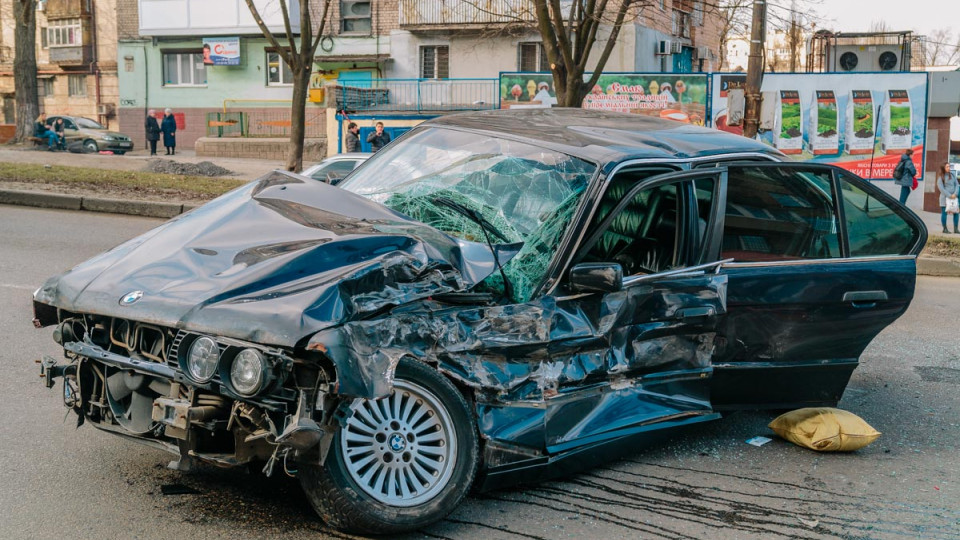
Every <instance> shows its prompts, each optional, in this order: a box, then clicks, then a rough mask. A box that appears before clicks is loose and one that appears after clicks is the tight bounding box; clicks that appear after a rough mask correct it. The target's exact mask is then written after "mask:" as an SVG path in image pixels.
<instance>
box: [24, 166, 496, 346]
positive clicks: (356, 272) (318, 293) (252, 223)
mask: <svg viewBox="0 0 960 540" xmlns="http://www.w3.org/2000/svg"><path fill="white" fill-rule="evenodd" d="M500 257H501V261H505V260H506V258H505V256H504V255H502V254H501V255H500ZM495 269H496V266H495V263H494V259H493V255H492V253H491V252H490V249H489V248H488V247H487V246H485V245H483V244H477V243H473V242H467V241H461V240H457V239H454V238H451V237H450V236H447V235H445V234H443V233H441V232H439V231H437V230H436V229H433V228H432V227H429V226H427V225H425V224H423V223H420V222H418V221H414V220H412V219H410V218H409V217H407V216H404V215H402V214H399V213H397V212H394V211H393V210H390V209H389V208H386V207H385V206H383V205H380V204H377V203H375V202H372V201H369V200H367V199H365V198H363V197H361V196H359V195H355V194H353V193H350V192H347V191H344V190H341V189H339V188H335V187H332V186H328V185H326V184H323V183H321V182H314V181H311V180H309V179H306V178H304V177H301V176H297V175H293V174H289V173H285V172H282V171H275V172H272V173H270V174H268V175H266V176H264V177H263V178H261V179H259V180H257V181H254V182H252V183H250V184H248V185H246V186H243V187H241V188H239V189H237V190H234V191H232V192H230V193H228V194H226V195H224V196H222V197H220V198H218V199H216V200H214V201H211V202H210V203H208V204H206V205H204V206H202V207H200V208H198V209H196V210H194V211H192V212H190V213H188V214H184V215H183V216H180V217H178V218H175V219H173V220H171V221H169V222H167V223H165V224H163V225H161V226H160V227H157V228H156V229H153V230H151V231H149V232H147V233H145V234H143V235H141V236H139V237H137V238H134V239H133V240H130V241H128V242H126V243H124V244H121V245H120V246H117V247H115V248H113V249H111V250H110V251H107V252H105V253H103V254H101V255H98V256H96V257H94V258H92V259H90V260H88V261H86V262H84V263H81V264H80V265H78V266H76V267H75V268H73V269H71V270H69V271H67V272H66V273H64V274H61V275H59V276H56V277H53V278H50V279H49V280H47V282H46V283H45V284H44V285H43V287H41V288H40V289H39V290H38V291H37V293H36V295H35V298H34V299H35V300H36V301H37V302H39V303H41V304H47V305H51V306H55V307H58V308H61V309H65V310H68V311H72V312H79V313H96V314H101V315H109V316H113V317H122V318H125V319H131V320H137V321H143V322H150V323H154V324H159V325H163V326H170V327H177V328H186V329H189V330H192V331H196V332H202V333H209V334H216V335H220V336H227V337H233V338H237V339H245V340H249V341H253V342H257V343H263V344H270V345H281V346H295V345H296V344H297V343H298V342H300V341H301V340H302V339H304V338H305V337H308V336H309V335H311V334H313V333H315V332H317V331H319V330H321V329H324V328H328V327H330V326H334V325H337V324H340V323H343V322H346V321H350V320H356V319H360V318H362V317H363V316H364V315H368V314H371V313H374V312H377V311H378V310H381V309H383V308H385V307H389V306H392V305H399V304H403V303H406V302H410V301H412V300H417V299H421V298H427V297H430V296H432V295H436V294H442V293H448V292H455V291H462V290H466V289H469V288H470V287H472V286H474V285H475V284H477V283H479V282H480V281H481V280H483V279H484V278H485V277H487V276H488V275H490V274H491V273H492V272H493V271H494V270H495ZM136 291H140V292H141V293H142V297H141V298H139V299H138V300H136V301H135V302H133V303H124V302H121V299H122V298H123V297H125V296H126V295H128V294H129V293H134V292H136Z"/></svg>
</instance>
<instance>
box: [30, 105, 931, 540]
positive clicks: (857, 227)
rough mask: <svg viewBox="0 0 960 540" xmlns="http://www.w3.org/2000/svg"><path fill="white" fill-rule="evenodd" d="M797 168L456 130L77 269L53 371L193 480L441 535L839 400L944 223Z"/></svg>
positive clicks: (644, 145) (593, 120) (596, 126)
mask: <svg viewBox="0 0 960 540" xmlns="http://www.w3.org/2000/svg"><path fill="white" fill-rule="evenodd" d="M783 160H784V157H783V156H782V155H781V154H779V153H778V152H776V151H775V150H772V149H771V148H770V147H768V146H765V145H763V144H760V143H757V142H755V141H751V140H748V139H745V138H742V137H737V136H734V135H731V134H727V133H722V132H718V131H714V130H709V129H704V128H698V127H693V126H689V125H683V124H679V123H673V122H670V121H665V120H660V119H653V118H647V117H639V116H634V115H620V114H603V113H597V112H593V111H582V110H563V109H554V110H538V111H516V110H513V111H490V112H485V113H470V114H465V115H452V116H447V117H443V118H438V119H435V120H432V121H429V122H426V123H424V124H422V125H420V126H419V127H417V128H415V129H413V130H411V131H410V132H409V133H407V134H406V135H405V136H404V137H402V138H401V139H399V140H397V141H395V142H394V143H393V144H391V145H389V146H388V147H387V148H385V149H384V150H382V151H381V152H378V153H377V154H376V155H375V156H373V157H372V158H371V159H370V160H369V161H368V162H367V163H366V164H364V166H363V167H360V168H359V169H357V170H356V171H354V172H353V173H352V174H351V175H350V176H349V177H348V178H347V179H346V180H345V181H344V183H343V184H341V187H340V188H334V187H331V186H328V185H325V184H322V183H318V182H313V181H309V180H308V179H305V178H304V177H301V176H297V175H293V174H288V173H283V172H274V173H271V174H269V175H267V176H265V177H263V178H261V179H260V180H258V181H255V182H253V183H251V184H248V185H246V186H245V187H242V188H240V189H237V190H235V191H233V192H231V193H228V194H226V195H224V196H222V197H220V198H218V199H216V200H215V201H213V202H210V203H209V204H207V205H205V206H202V207H200V208H198V209H196V210H194V211H192V212H190V213H188V214H186V215H183V216H180V217H178V218H175V219H173V220H171V221H169V222H167V223H165V224H163V225H161V226H160V227H157V228H156V229H154V230H152V231H150V232H148V233H146V234H144V235H142V236H140V237H137V238H135V239H133V240H130V241H129V242H126V243H124V244H122V245H120V246H118V247H116V248H114V249H112V250H110V251H108V252H106V253H104V254H102V255H99V256H97V257H95V258H93V259H91V260H89V261H87V262H84V263H82V264H80V265H79V266H77V267H75V268H73V269H72V270H70V271H68V272H66V273H64V274H62V275H60V276H57V277H54V278H51V279H50V280H48V281H47V282H46V283H45V284H44V285H43V286H42V287H41V288H40V289H39V290H38V291H37V292H36V293H35V295H34V300H35V302H34V310H35V314H34V316H35V321H34V322H35V324H36V326H38V327H47V326H50V327H53V338H54V340H55V341H56V342H57V343H59V344H60V346H61V347H62V348H63V357H62V358H60V359H54V358H52V357H46V358H44V359H43V361H42V372H43V373H44V374H45V375H46V379H45V380H46V383H47V384H48V385H49V386H52V385H53V384H54V382H55V380H56V379H63V392H62V397H63V400H64V402H65V404H66V406H67V407H70V408H72V409H73V410H74V411H76V413H77V415H78V422H80V423H83V422H86V423H88V424H92V425H93V426H95V427H97V428H99V429H102V430H106V431H110V432H112V433H116V434H118V435H121V436H124V437H126V438H129V439H131V440H135V441H139V442H141V443H146V444H149V445H152V446H155V447H159V448H162V449H165V450H168V451H170V452H171V453H173V454H174V455H176V456H177V459H175V460H174V461H173V462H172V463H171V466H172V467H178V468H181V469H188V468H190V467H191V466H194V465H196V464H198V463H208V464H214V465H217V466H222V467H240V466H247V465H252V464H256V465H255V466H256V467H257V468H262V469H263V471H264V473H266V474H270V473H271V472H276V471H277V470H278V469H281V468H282V469H283V470H284V471H286V472H287V473H289V474H292V475H297V476H298V477H299V478H300V481H301V483H302V485H303V489H304V492H305V493H306V496H307V498H308V499H309V500H310V502H311V503H312V505H313V506H314V508H315V509H316V510H317V512H318V513H319V514H320V516H321V517H322V518H323V519H324V520H326V521H327V522H328V523H330V524H331V525H333V526H335V527H337V528H339V529H342V530H347V531H354V532H360V533H397V532H401V531H407V530H412V529H416V528H418V527H422V526H424V525H426V524H429V523H431V522H434V521H436V520H438V519H440V518H442V517H443V516H445V515H446V514H447V513H449V512H450V511H452V510H453V509H454V508H455V507H456V506H457V505H458V504H459V503H460V501H461V500H462V498H463V497H464V496H465V494H466V493H467V492H468V491H469V490H470V489H471V488H475V489H481V490H483V489H493V488H497V487H499V486H504V485H508V484H515V483H521V482H533V481H537V480H541V479H544V478H548V477H551V476H556V475H558V474H561V473H567V472H570V471H573V470H576V469H578V468H582V467H584V466H587V465H589V464H592V463H596V462H597V460H598V459H601V458H608V457H610V456H612V455H615V454H621V453H623V452H629V451H635V450H636V449H637V448H638V447H639V446H640V445H642V444H644V443H646V442H648V441H651V440H657V439H661V438H663V436H664V435H665V434H668V433H672V432H675V431H677V430H681V429H683V428H686V427H689V426H693V425H696V424H699V423H701V422H706V421H710V420H714V419H717V418H719V417H720V412H721V411H726V410H735V409H751V408H776V409H784V408H791V407H799V406H814V405H835V404H836V403H837V402H838V400H839V399H840V398H841V396H842V394H843V391H844V388H845V386H846V384H847V382H848V379H849V378H850V375H851V373H852V372H853V370H854V369H855V368H856V366H857V363H858V359H859V357H860V355H861V353H862V352H863V350H864V348H865V347H866V346H867V345H868V344H869V342H870V341H871V340H872V339H873V338H874V336H876V335H877V334H878V333H879V332H880V331H881V330H882V329H883V328H884V327H886V326H887V325H889V324H890V323H892V322H893V321H894V320H896V319H897V317H899V316H900V315H901V314H903V313H904V311H905V310H906V309H907V307H908V305H909V304H910V301H911V299H912V297H913V293H914V285H915V257H916V254H917V253H918V252H919V251H920V249H921V248H922V246H923V244H924V242H925V241H926V232H925V229H924V227H923V225H922V223H921V222H920V221H919V220H918V219H917V217H916V216H915V215H913V214H912V213H911V212H910V211H909V210H907V209H906V208H905V207H903V206H902V205H900V204H899V203H897V201H895V200H893V199H892V198H890V197H889V196H887V195H886V194H885V193H883V192H882V191H881V190H879V189H877V188H875V187H873V186H871V185H870V184H869V183H867V182H865V181H863V180H861V179H860V178H857V177H855V176H853V175H851V174H849V173H847V172H846V171H843V170H841V169H838V168H834V167H830V166H822V165H807V164H801V163H786V162H783ZM78 433H82V431H80V432H78Z"/></svg>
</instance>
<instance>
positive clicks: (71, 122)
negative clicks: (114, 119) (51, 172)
mask: <svg viewBox="0 0 960 540" xmlns="http://www.w3.org/2000/svg"><path fill="white" fill-rule="evenodd" d="M57 118H63V136H64V139H66V143H67V146H68V147H70V146H74V143H79V144H81V145H82V148H83V150H84V151H85V152H99V151H101V150H110V151H112V152H113V153H114V154H120V155H123V154H125V153H127V152H129V151H131V150H133V141H131V140H130V137H128V136H126V135H124V134H123V133H119V132H117V131H110V130H109V129H107V128H106V127H105V126H103V125H102V124H100V123H99V122H96V121H94V120H91V119H89V118H84V117H82V116H64V115H59V114H58V115H53V116H48V117H47V125H49V126H52V125H53V123H54V122H55V121H56V119H57Z"/></svg>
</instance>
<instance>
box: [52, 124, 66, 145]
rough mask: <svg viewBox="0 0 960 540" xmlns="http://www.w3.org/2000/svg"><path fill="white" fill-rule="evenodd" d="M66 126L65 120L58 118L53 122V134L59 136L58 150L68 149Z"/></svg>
mask: <svg viewBox="0 0 960 540" xmlns="http://www.w3.org/2000/svg"><path fill="white" fill-rule="evenodd" d="M65 127H66V124H64V122H63V118H60V117H59V116H58V117H57V119H56V120H54V121H53V132H54V133H56V134H57V148H59V149H60V150H66V149H67V136H66V135H64V132H63V130H64V129H65Z"/></svg>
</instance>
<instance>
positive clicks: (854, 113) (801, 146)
mask: <svg viewBox="0 0 960 540" xmlns="http://www.w3.org/2000/svg"><path fill="white" fill-rule="evenodd" d="M745 81H746V75H744V74H724V73H716V74H714V75H713V92H712V96H711V101H712V103H711V104H712V107H711V111H712V118H711V120H712V125H713V126H714V127H716V128H717V129H722V130H724V131H730V132H732V133H737V134H738V135H742V134H743V126H742V125H739V126H729V125H727V90H728V89H729V88H732V87H737V86H739V85H742V84H743V83H744V82H745ZM760 91H761V92H762V93H763V96H764V101H765V103H764V106H763V112H762V113H761V119H760V128H761V129H760V130H759V134H758V135H757V138H758V139H760V140H761V141H763V142H765V143H767V144H770V145H771V146H774V147H776V148H777V149H779V150H780V151H781V152H783V153H784V154H787V155H789V156H791V157H792V158H793V159H796V160H801V161H812V162H815V163H829V164H832V165H836V166H838V167H842V168H844V169H847V170H849V171H851V172H853V173H854V174H856V175H858V176H861V177H863V178H868V179H874V180H879V179H890V178H891V177H892V176H893V168H894V167H895V166H896V164H897V161H899V159H900V155H901V154H903V151H904V150H906V149H907V148H912V149H913V151H914V153H913V161H914V165H915V166H916V167H917V170H918V171H921V170H923V168H922V164H923V163H922V162H923V155H924V137H925V134H926V127H927V122H926V118H927V115H926V111H927V74H926V73H903V72H898V73H856V74H854V73H767V74H765V75H764V76H763V84H762V86H761V88H760Z"/></svg>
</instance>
